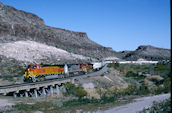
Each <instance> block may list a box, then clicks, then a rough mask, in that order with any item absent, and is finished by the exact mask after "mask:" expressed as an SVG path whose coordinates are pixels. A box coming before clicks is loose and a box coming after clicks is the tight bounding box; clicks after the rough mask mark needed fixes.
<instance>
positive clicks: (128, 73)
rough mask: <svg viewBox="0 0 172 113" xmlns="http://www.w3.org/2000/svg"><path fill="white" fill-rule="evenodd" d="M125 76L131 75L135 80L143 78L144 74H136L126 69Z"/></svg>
mask: <svg viewBox="0 0 172 113" xmlns="http://www.w3.org/2000/svg"><path fill="white" fill-rule="evenodd" d="M125 76H126V77H132V78H133V79H135V80H143V79H144V78H145V76H141V75H138V74H137V73H134V72H132V71H128V72H127V73H126V74H125Z"/></svg>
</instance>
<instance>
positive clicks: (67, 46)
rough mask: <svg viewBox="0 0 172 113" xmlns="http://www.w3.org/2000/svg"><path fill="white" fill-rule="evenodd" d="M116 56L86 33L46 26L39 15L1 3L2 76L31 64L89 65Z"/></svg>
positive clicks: (0, 41) (0, 61)
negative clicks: (82, 63)
mask: <svg viewBox="0 0 172 113" xmlns="http://www.w3.org/2000/svg"><path fill="white" fill-rule="evenodd" d="M116 54H118V53H117V52H115V51H113V50H112V49H110V48H106V47H103V46H101V45H99V44H97V43H95V42H93V41H91V40H90V39H89V38H88V36H87V34H86V33H84V32H74V31H69V30H65V29H60V28H54V27H50V26H46V25H45V24H44V21H43V19H41V18H39V17H38V16H36V15H34V14H32V13H28V12H24V11H21V10H17V9H15V8H13V7H11V6H7V5H3V4H2V3H0V55H1V59H0V66H3V67H4V68H1V69H0V74H17V73H18V72H19V70H17V69H21V68H23V67H25V66H26V65H27V64H29V63H46V64H52V63H55V64H58V63H75V62H86V61H87V62H89V61H90V60H94V58H96V59H100V58H103V57H106V56H115V55H116ZM9 59H11V60H9ZM10 61H12V62H10ZM7 62H8V64H6V63H7ZM5 67H8V69H7V68H5ZM13 69H15V70H14V71H11V70H13Z"/></svg>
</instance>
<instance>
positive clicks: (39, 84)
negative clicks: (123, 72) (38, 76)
mask: <svg viewBox="0 0 172 113" xmlns="http://www.w3.org/2000/svg"><path fill="white" fill-rule="evenodd" d="M106 71H107V64H106V65H105V66H104V67H103V68H102V69H100V70H98V71H96V72H92V73H89V74H85V75H77V76H72V77H68V78H61V79H52V80H46V81H39V82H32V83H21V84H13V85H5V86H0V94H6V93H9V92H15V90H19V89H20V88H18V87H22V88H21V89H20V90H24V89H26V90H28V89H31V88H34V87H35V88H38V87H43V86H44V84H48V85H51V83H52V85H55V84H58V83H59V84H61V83H65V82H69V81H72V80H75V79H83V78H86V77H88V76H97V75H100V74H103V73H104V72H106ZM45 86H46V85H45ZM29 87H30V88H29ZM8 89H9V91H8Z"/></svg>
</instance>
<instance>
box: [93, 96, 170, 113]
mask: <svg viewBox="0 0 172 113" xmlns="http://www.w3.org/2000/svg"><path fill="white" fill-rule="evenodd" d="M168 98H170V94H161V95H156V96H149V97H142V98H138V99H135V102H133V103H129V104H126V105H122V106H119V107H115V108H110V109H108V110H105V111H97V112H96V113H137V112H138V111H141V110H143V109H144V108H148V107H151V106H152V104H153V101H162V100H165V99H168Z"/></svg>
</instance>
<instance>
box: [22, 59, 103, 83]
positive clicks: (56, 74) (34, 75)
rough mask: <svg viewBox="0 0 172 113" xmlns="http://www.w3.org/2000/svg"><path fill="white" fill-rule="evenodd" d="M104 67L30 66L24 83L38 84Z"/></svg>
mask: <svg viewBox="0 0 172 113" xmlns="http://www.w3.org/2000/svg"><path fill="white" fill-rule="evenodd" d="M103 66H104V63H102V62H96V63H90V64H88V63H85V64H64V65H40V64H34V65H33V64H30V65H29V66H28V67H27V68H26V70H25V74H24V82H37V81H44V80H47V79H55V78H57V79H60V78H67V77H71V76H77V75H80V74H86V73H88V72H92V71H94V70H99V69H100V68H102V67H103Z"/></svg>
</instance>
